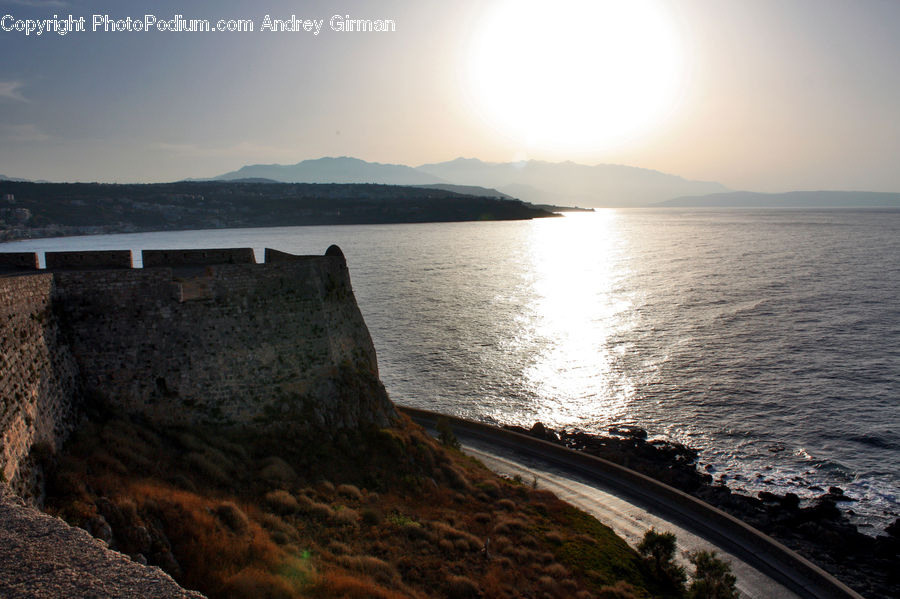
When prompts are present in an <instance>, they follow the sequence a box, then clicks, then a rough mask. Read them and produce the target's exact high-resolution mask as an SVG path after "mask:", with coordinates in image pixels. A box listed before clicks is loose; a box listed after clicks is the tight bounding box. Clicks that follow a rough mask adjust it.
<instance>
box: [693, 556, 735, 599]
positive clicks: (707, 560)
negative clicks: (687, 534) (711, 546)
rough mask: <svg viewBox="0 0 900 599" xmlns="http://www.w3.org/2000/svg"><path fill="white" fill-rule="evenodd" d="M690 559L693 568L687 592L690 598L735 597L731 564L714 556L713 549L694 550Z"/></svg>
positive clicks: (732, 598)
mask: <svg viewBox="0 0 900 599" xmlns="http://www.w3.org/2000/svg"><path fill="white" fill-rule="evenodd" d="M690 559H691V563H692V564H694V568H695V570H694V576H693V580H692V581H691V586H690V587H689V588H688V594H687V596H688V597H689V598H690V599H737V597H738V595H739V593H738V591H737V588H735V582H736V579H735V577H734V574H732V573H731V564H729V563H728V562H726V561H724V560H721V559H719V558H718V557H716V552H715V551H696V552H694V553H692V554H691V557H690Z"/></svg>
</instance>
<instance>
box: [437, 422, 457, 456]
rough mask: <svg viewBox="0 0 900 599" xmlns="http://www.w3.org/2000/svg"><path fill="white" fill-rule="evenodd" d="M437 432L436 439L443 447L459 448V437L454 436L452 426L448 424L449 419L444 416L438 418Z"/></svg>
mask: <svg viewBox="0 0 900 599" xmlns="http://www.w3.org/2000/svg"><path fill="white" fill-rule="evenodd" d="M437 432H438V441H440V442H441V445H443V446H444V447H449V448H451V449H459V448H460V447H461V446H460V444H459V439H457V438H456V434H455V433H454V432H453V428H452V427H451V426H450V421H449V420H447V419H446V418H438V421H437Z"/></svg>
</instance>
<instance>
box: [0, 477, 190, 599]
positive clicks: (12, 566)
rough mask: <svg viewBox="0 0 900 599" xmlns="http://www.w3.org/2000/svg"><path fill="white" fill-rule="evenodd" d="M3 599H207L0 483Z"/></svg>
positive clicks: (0, 570) (1, 592) (0, 545)
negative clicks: (113, 548) (117, 550)
mask: <svg viewBox="0 0 900 599" xmlns="http://www.w3.org/2000/svg"><path fill="white" fill-rule="evenodd" d="M0 597H4V598H6V599H38V598H41V599H43V598H47V599H50V598H58V597H92V598H97V599H104V598H107V597H108V598H110V599H112V598H131V597H133V598H135V599H139V598H140V599H143V598H147V599H155V598H159V599H164V598H176V599H177V598H185V599H203V597H204V595H201V594H200V593H197V592H195V591H188V590H185V589H183V588H181V587H180V586H178V584H177V583H176V582H175V581H174V580H172V578H171V577H169V575H168V574H166V573H165V572H163V571H162V570H160V569H159V568H157V567H155V566H144V565H141V564H138V563H137V562H133V561H131V560H130V559H129V558H128V557H127V556H125V555H123V554H121V553H118V552H116V551H112V550H110V549H108V548H107V547H106V546H105V545H104V544H103V543H102V542H101V541H98V540H97V539H95V538H93V537H92V536H91V535H89V534H88V533H87V532H86V531H84V530H81V529H79V528H73V527H71V526H69V525H68V524H66V523H65V522H63V521H62V520H60V519H59V518H54V517H53V516H49V515H47V514H44V513H41V512H39V511H38V510H37V509H35V508H32V507H28V506H26V505H25V504H24V502H23V501H22V500H21V499H20V498H18V497H16V496H15V495H13V494H12V492H11V491H10V490H9V489H8V488H7V487H6V485H3V484H0Z"/></svg>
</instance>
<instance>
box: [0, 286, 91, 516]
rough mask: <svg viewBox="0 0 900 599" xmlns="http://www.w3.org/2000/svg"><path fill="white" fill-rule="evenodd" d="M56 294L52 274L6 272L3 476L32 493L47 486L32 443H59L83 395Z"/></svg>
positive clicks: (2, 302) (1, 292) (1, 356)
mask: <svg viewBox="0 0 900 599" xmlns="http://www.w3.org/2000/svg"><path fill="white" fill-rule="evenodd" d="M52 295H53V275H51V274H45V273H44V274H32V275H24V276H16V277H0V473H2V476H0V478H2V479H3V480H5V481H7V482H8V483H9V484H10V486H11V487H12V489H13V490H14V491H16V492H17V493H18V494H20V495H22V496H25V497H26V498H28V499H34V498H32V497H30V495H31V494H33V493H34V492H36V491H37V490H39V489H41V488H42V485H41V484H40V481H39V480H34V479H35V477H39V476H40V474H41V473H40V470H39V469H35V468H31V467H30V464H29V461H30V460H33V458H30V457H29V455H30V452H31V449H32V447H33V446H35V445H41V444H43V445H46V446H47V447H48V449H57V448H58V447H59V445H60V444H61V443H62V441H63V440H65V438H66V437H67V436H68V434H69V432H70V431H71V430H72V428H73V427H74V426H75V406H76V404H77V398H78V397H79V394H78V383H77V374H78V373H77V368H76V365H75V361H74V360H73V358H72V354H71V352H70V351H69V349H68V347H66V346H65V345H64V344H63V343H61V339H60V327H59V322H58V319H57V317H56V316H55V314H54V312H53V310H52V305H51V298H52Z"/></svg>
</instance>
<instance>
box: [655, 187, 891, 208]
mask: <svg viewBox="0 0 900 599" xmlns="http://www.w3.org/2000/svg"><path fill="white" fill-rule="evenodd" d="M657 206H660V207H673V208H674V207H678V208H900V193H889V192H879V191H833V190H816V191H787V192H782V193H760V192H754V191H732V192H728V193H714V194H709V195H703V196H683V197H678V198H673V199H671V200H666V201H663V202H659V203H658V204H657Z"/></svg>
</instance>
